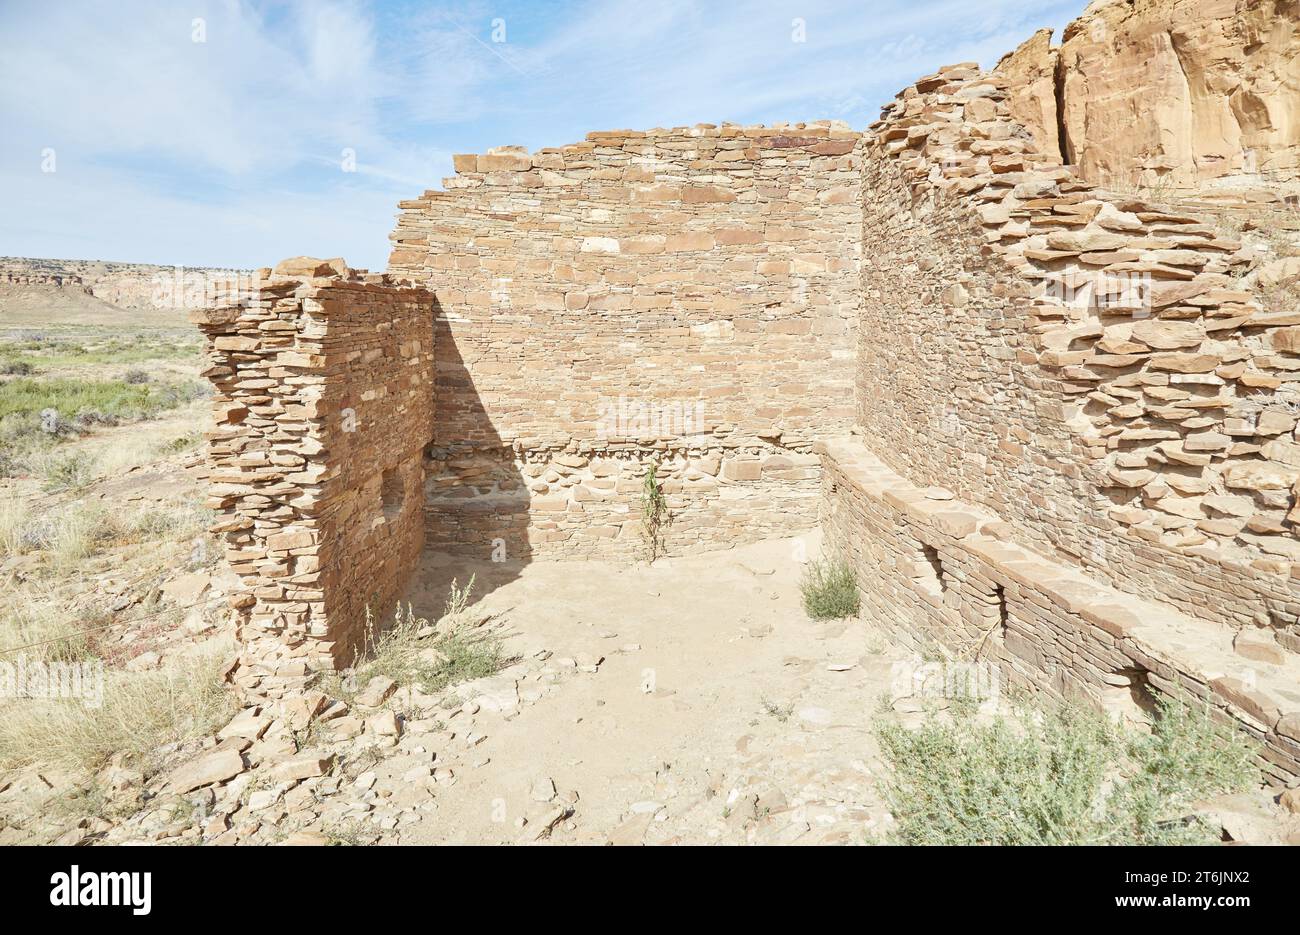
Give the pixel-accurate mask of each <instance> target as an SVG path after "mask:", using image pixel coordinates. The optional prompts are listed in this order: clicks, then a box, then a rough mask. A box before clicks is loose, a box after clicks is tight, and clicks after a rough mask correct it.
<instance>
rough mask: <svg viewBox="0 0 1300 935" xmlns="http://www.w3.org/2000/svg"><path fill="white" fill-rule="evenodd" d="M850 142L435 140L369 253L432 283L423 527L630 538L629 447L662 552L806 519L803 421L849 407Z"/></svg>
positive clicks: (785, 133)
mask: <svg viewBox="0 0 1300 935" xmlns="http://www.w3.org/2000/svg"><path fill="white" fill-rule="evenodd" d="M857 146H858V136H857V134H856V133H854V132H851V131H849V130H848V129H846V128H843V127H842V126H840V125H831V124H825V123H823V124H810V125H798V126H785V127H759V128H755V127H739V126H732V125H723V126H721V127H713V126H705V125H701V126H697V127H694V128H677V129H671V130H650V131H645V132H637V131H630V130H620V131H612V132H606V133H592V134H589V136H588V139H587V141H586V142H584V143H579V144H575V145H571V146H565V147H562V148H558V149H547V150H541V151H540V152H537V153H535V154H531V155H530V154H528V153H526V152H523V151H522V150H520V149H518V148H515V147H506V148H503V149H499V150H493V151H492V152H490V153H487V154H484V155H477V156H475V155H467V156H457V157H456V167H457V170H458V175H457V176H456V177H455V178H452V179H448V180H446V186H447V190H446V191H441V192H437V191H431V192H426V193H425V195H424V196H423V197H422V198H420V199H417V200H415V201H410V202H405V203H403V206H402V207H403V209H404V211H403V214H402V216H401V219H400V220H399V223H398V226H397V229H396V231H395V233H394V234H393V242H394V249H393V254H392V258H391V261H390V270H391V271H392V272H394V273H395V274H399V275H402V276H406V277H410V278H412V279H414V280H416V281H420V282H428V283H431V284H434V285H436V286H437V294H438V303H439V315H438V322H437V327H438V332H439V333H438V350H437V373H438V394H437V395H438V418H437V432H436V444H435V446H434V447H433V449H431V452H430V464H429V535H430V539H431V541H438V542H442V543H445V544H446V545H447V546H448V547H451V548H455V549H456V550H458V551H470V552H472V553H475V554H479V555H482V556H486V555H488V554H489V553H490V551H491V550H492V549H493V548H494V541H495V540H498V539H503V540H505V541H506V543H507V546H508V551H509V555H510V557H512V558H520V557H523V556H526V555H528V554H534V553H536V552H538V551H541V552H545V553H546V554H548V555H555V556H573V555H586V554H593V553H601V554H611V553H613V554H628V553H632V552H636V551H638V550H640V548H641V546H642V538H641V535H640V534H639V531H638V530H639V528H640V524H639V522H638V514H639V512H640V491H641V487H642V484H643V481H644V478H645V474H646V472H647V470H648V469H649V466H650V465H651V464H655V465H657V466H658V472H659V476H660V478H661V480H662V481H663V482H664V492H665V494H667V495H668V497H669V502H670V508H671V509H672V511H673V513H674V521H673V523H672V525H671V526H669V527H668V528H667V529H666V530H665V532H666V537H667V540H668V545H669V550H670V551H682V550H689V549H693V548H703V547H708V546H709V545H715V544H734V543H735V542H738V541H745V540H747V539H753V538H757V537H759V536H761V535H764V534H770V533H772V532H782V531H787V530H791V529H797V528H805V527H807V526H809V525H811V524H812V523H813V522H814V521H815V509H814V506H813V504H814V498H813V496H811V495H810V490H811V487H810V486H809V485H804V486H802V487H801V486H800V484H799V483H798V481H801V480H802V481H810V480H811V481H815V473H816V471H817V464H816V459H815V458H814V457H812V455H811V443H812V441H813V438H814V437H815V436H817V435H820V434H822V433H823V432H826V431H830V430H834V429H835V428H837V427H838V428H843V427H845V426H847V425H848V423H849V421H850V420H851V418H852V376H853V369H852V357H853V341H852V337H851V331H852V329H853V327H854V326H855V324H856V321H857V302H858V296H857V286H858V278H857V266H858V247H859V238H858V227H859V224H860V213H859V212H860V197H859V193H858V185H859V173H858V161H857V155H856V150H857ZM810 473H811V474H812V475H813V476H812V477H811V478H810V477H809V476H808V475H809V474H810ZM792 480H793V481H795V483H790V482H791V481H792Z"/></svg>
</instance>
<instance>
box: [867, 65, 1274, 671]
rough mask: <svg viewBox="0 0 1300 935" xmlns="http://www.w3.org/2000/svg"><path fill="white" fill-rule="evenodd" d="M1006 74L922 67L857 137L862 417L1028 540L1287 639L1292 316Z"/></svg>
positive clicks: (1238, 262)
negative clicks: (1081, 146)
mask: <svg viewBox="0 0 1300 935" xmlns="http://www.w3.org/2000/svg"><path fill="white" fill-rule="evenodd" d="M1005 81H1006V79H1005V78H1004V77H1003V76H1000V75H987V74H983V73H981V72H979V71H978V70H977V69H976V68H975V67H974V66H970V65H962V66H954V67H952V68H949V69H944V70H943V71H941V72H940V73H938V74H936V75H932V76H929V77H927V78H924V79H922V80H921V81H920V82H918V83H917V84H916V85H914V86H913V87H911V88H909V89H907V90H906V91H904V92H903V93H902V94H901V95H900V96H899V99H898V100H897V101H896V102H894V103H893V104H891V105H890V106H889V107H887V108H886V109H885V113H884V116H883V119H882V120H881V121H880V122H879V123H877V124H875V125H874V126H873V128H872V133H871V134H870V136H869V137H868V139H867V141H866V143H865V145H864V159H863V165H864V181H863V186H862V190H863V194H864V204H863V216H864V223H863V243H864V249H863V257H864V259H863V270H862V290H863V320H862V325H861V327H860V328H859V331H858V333H859V335H860V339H859V344H858V361H859V367H858V376H857V381H858V386H857V399H858V413H859V415H858V418H859V422H860V424H861V425H862V426H863V428H864V430H866V431H867V432H868V433H870V434H872V435H874V436H875V439H876V440H875V441H873V443H872V445H873V448H874V449H875V450H876V451H877V452H878V453H879V454H880V456H881V457H882V458H884V459H886V461H888V463H889V464H890V465H891V466H893V467H894V468H895V469H897V470H898V471H899V472H900V473H902V474H904V475H905V476H907V477H908V478H910V479H912V480H914V481H916V482H918V483H942V484H945V485H947V486H951V487H952V488H953V489H954V490H956V491H957V492H958V493H959V494H960V495H961V496H963V497H966V498H968V499H970V500H973V501H975V502H979V503H982V504H985V505H987V506H988V507H989V508H990V509H992V510H994V511H995V512H997V513H998V514H999V515H1001V516H1003V517H1004V518H1005V519H1007V520H1008V521H1010V522H1012V523H1013V525H1014V526H1015V527H1016V529H1017V530H1018V534H1019V535H1021V536H1022V537H1023V538H1024V539H1025V541H1026V542H1028V543H1030V544H1033V545H1035V546H1036V547H1039V548H1047V549H1048V550H1049V551H1053V552H1055V553H1056V554H1058V555H1061V556H1063V557H1067V558H1069V559H1070V560H1072V561H1075V562H1078V563H1080V564H1081V565H1083V566H1085V567H1088V568H1091V569H1093V570H1095V571H1097V572H1099V573H1101V574H1103V575H1105V576H1107V577H1108V578H1110V580H1111V581H1112V582H1113V583H1114V584H1115V585H1116V586H1117V587H1119V588H1121V589H1123V590H1125V591H1130V592H1134V593H1138V594H1142V595H1145V596H1149V597H1156V598H1162V599H1165V600H1169V601H1171V602H1173V603H1175V604H1176V605H1177V606H1178V607H1179V608H1180V609H1182V610H1183V611H1185V612H1187V613H1190V614H1193V615H1197V616H1201V617H1204V618H1206V619H1211V620H1217V621H1222V622H1226V623H1229V624H1231V625H1233V626H1234V627H1260V628H1264V629H1265V630H1267V631H1269V632H1271V633H1272V634H1274V635H1275V636H1276V638H1277V639H1278V640H1279V641H1281V643H1282V644H1283V645H1284V646H1287V647H1290V648H1292V649H1296V648H1300V631H1297V619H1298V617H1297V615H1298V614H1300V587H1298V586H1297V575H1300V543H1298V542H1297V539H1296V536H1295V527H1294V522H1295V521H1296V519H1298V518H1300V513H1297V509H1296V505H1295V502H1296V499H1295V498H1296V484H1297V481H1298V480H1300V445H1298V439H1297V435H1296V416H1297V413H1298V412H1300V341H1298V340H1297V338H1296V337H1295V335H1296V334H1300V329H1298V328H1297V325H1300V317H1298V316H1296V315H1293V314H1291V313H1281V314H1277V313H1264V312H1262V311H1261V309H1260V306H1259V303H1258V302H1257V301H1256V300H1255V298H1254V297H1253V296H1252V295H1251V294H1250V292H1249V291H1247V290H1244V289H1242V288H1240V287H1239V285H1238V280H1239V278H1240V277H1241V276H1242V275H1243V274H1244V273H1245V272H1246V271H1247V269H1248V266H1249V262H1248V261H1249V258H1248V256H1247V255H1246V254H1245V252H1243V251H1242V249H1241V246H1240V244H1239V243H1238V242H1237V241H1235V240H1233V239H1232V238H1230V237H1227V236H1225V235H1223V234H1222V233H1221V232H1219V231H1218V230H1217V229H1216V228H1215V227H1214V226H1213V225H1212V224H1210V223H1209V222H1208V221H1206V220H1204V219H1201V218H1198V217H1194V216H1191V215H1189V214H1186V213H1183V212H1180V211H1177V210H1174V209H1171V208H1169V207H1168V206H1162V205H1157V204H1152V203H1148V202H1144V201H1141V200H1139V199H1135V198H1130V197H1126V196H1120V195H1116V194H1114V193H1110V192H1106V191H1102V190H1099V189H1097V188H1095V187H1093V186H1091V185H1088V184H1086V183H1084V182H1082V181H1080V180H1079V179H1078V178H1077V177H1076V176H1075V175H1074V174H1073V171H1072V170H1071V169H1070V168H1069V167H1063V166H1061V165H1060V164H1059V155H1057V154H1052V153H1040V152H1038V151H1037V149H1036V144H1035V142H1034V140H1033V137H1032V135H1031V134H1029V133H1028V132H1027V131H1025V130H1024V129H1023V128H1021V127H1019V126H1018V125H1017V124H1015V123H1014V122H1013V121H1012V119H1011V117H1010V109H1009V102H1008V100H1007V97H1008V95H1007V91H1006V90H1005V88H1004V84H1005ZM1293 332H1295V334H1293Z"/></svg>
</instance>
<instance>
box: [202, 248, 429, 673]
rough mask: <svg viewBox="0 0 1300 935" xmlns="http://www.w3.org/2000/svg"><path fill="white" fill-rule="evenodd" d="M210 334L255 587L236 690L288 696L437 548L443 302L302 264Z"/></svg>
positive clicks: (210, 320) (225, 453) (268, 283)
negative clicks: (436, 367) (434, 457)
mask: <svg viewBox="0 0 1300 935" xmlns="http://www.w3.org/2000/svg"><path fill="white" fill-rule="evenodd" d="M257 286H258V291H257V294H256V297H255V298H253V299H252V300H250V301H248V302H247V303H246V304H244V305H242V306H240V307H231V308H222V309H215V310H207V311H201V312H195V313H193V314H192V315H191V317H192V319H193V320H195V321H196V322H197V323H198V325H199V327H200V328H201V330H202V331H203V333H204V334H205V335H206V337H207V339H208V347H209V358H210V366H209V368H208V369H207V370H206V371H205V373H206V375H207V376H208V377H209V378H210V379H211V381H212V382H213V384H214V385H215V387H216V396H215V398H214V411H215V416H216V425H215V427H214V429H213V430H212V431H211V432H209V433H208V438H209V440H210V445H209V455H210V463H211V477H210V481H211V500H210V503H209V505H210V507H212V508H213V509H215V510H217V511H218V512H219V518H218V522H217V524H216V526H215V527H214V531H215V532H217V533H219V534H220V535H222V536H223V537H224V539H225V542H226V558H227V560H228V561H229V562H230V565H231V567H232V568H233V569H234V571H235V572H237V573H238V574H239V576H240V578H241V580H242V582H243V590H242V592H241V593H239V594H238V595H236V596H235V598H234V599H233V603H234V605H235V607H236V613H237V624H238V638H239V640H240V643H241V652H240V658H239V663H238V668H237V670H236V671H235V673H234V681H235V684H236V685H237V686H238V687H239V688H241V689H242V690H244V691H246V692H250V693H259V694H264V695H274V694H277V693H280V692H282V691H283V690H285V689H286V688H287V687H290V686H292V685H294V684H296V683H297V682H299V681H300V680H301V679H302V678H303V677H304V676H306V675H308V673H309V672H311V671H314V670H318V669H330V668H335V667H337V666H339V665H340V664H346V663H347V662H349V661H350V660H351V658H352V656H353V654H354V653H355V652H356V650H357V649H358V648H359V647H360V646H361V645H362V644H363V641H364V640H365V638H366V635H367V633H366V625H367V614H368V613H370V614H373V616H374V618H375V619H376V621H379V622H386V621H387V620H388V619H389V618H390V617H391V615H392V612H393V609H394V607H395V602H396V601H397V599H398V597H399V596H400V594H401V591H402V589H403V588H404V586H405V584H406V579H407V577H408V576H409V574H410V572H411V571H412V570H413V568H414V566H415V563H416V561H417V559H418V556H419V553H420V550H421V548H422V545H423V530H424V523H423V506H424V502H423V501H424V498H423V479H424V466H423V457H424V448H425V446H426V445H427V444H428V443H429V442H430V441H431V440H432V437H433V402H434V400H433V330H432V329H433V297H432V295H431V294H430V293H428V292H427V291H425V290H424V289H422V288H411V287H407V286H399V285H397V284H396V283H394V282H393V281H392V280H390V279H389V277H387V276H386V275H367V274H365V273H364V271H355V270H349V269H348V268H347V267H346V265H345V264H343V263H342V262H341V261H330V262H326V261H319V260H310V259H307V258H298V259H296V260H287V261H285V262H284V263H282V264H280V265H279V266H277V267H276V269H275V272H274V273H272V274H270V275H269V276H268V277H267V278H265V279H263V280H261V281H260V282H259V283H258V284H257Z"/></svg>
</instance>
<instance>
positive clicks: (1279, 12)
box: [998, 0, 1300, 187]
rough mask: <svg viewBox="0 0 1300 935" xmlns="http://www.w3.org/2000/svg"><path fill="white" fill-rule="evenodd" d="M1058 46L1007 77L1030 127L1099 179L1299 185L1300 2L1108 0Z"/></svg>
mask: <svg viewBox="0 0 1300 935" xmlns="http://www.w3.org/2000/svg"><path fill="white" fill-rule="evenodd" d="M1045 32H1046V33H1047V34H1046V35H1044V33H1045ZM1049 39H1050V32H1047V31H1042V32H1040V33H1038V34H1037V35H1035V36H1034V37H1033V38H1032V39H1030V40H1029V41H1028V42H1026V43H1025V44H1024V45H1023V46H1021V48H1020V49H1017V50H1016V51H1015V52H1014V53H1012V54H1011V55H1009V56H1007V57H1006V58H1005V59H1004V60H1003V61H1002V62H1001V63H1000V64H999V66H998V67H999V71H1001V72H1003V73H1004V74H1006V75H1007V76H1008V77H1009V78H1010V79H1011V80H1012V81H1013V87H1014V88H1015V90H1016V93H1015V94H1014V95H1013V97H1012V101H1011V102H1012V106H1013V108H1014V111H1013V112H1014V113H1015V116H1016V118H1017V120H1018V121H1019V122H1021V123H1022V124H1024V125H1025V126H1026V127H1028V128H1029V129H1030V130H1031V131H1032V132H1033V133H1034V135H1035V136H1036V137H1037V138H1038V139H1039V142H1040V144H1042V143H1045V142H1046V141H1047V140H1051V141H1052V145H1051V146H1040V148H1041V149H1043V151H1045V152H1053V153H1058V154H1061V155H1062V156H1063V158H1064V160H1065V161H1066V162H1068V163H1070V164H1072V165H1078V166H1079V167H1080V170H1081V171H1082V173H1083V175H1084V177H1085V178H1087V179H1088V180H1089V181H1093V182H1098V183H1103V184H1108V185H1117V186H1118V185H1128V186H1132V185H1140V184H1147V185H1150V184H1155V183H1165V184H1173V185H1179V186H1188V187H1191V186H1196V185H1198V184H1202V183H1205V182H1208V181H1211V180H1218V179H1223V180H1235V181H1239V182H1249V183H1260V182H1269V181H1271V182H1275V183H1276V182H1280V181H1300V119H1297V116H1296V115H1297V114H1298V113H1300V2H1297V0H1098V2H1094V3H1092V4H1091V5H1090V6H1089V7H1088V9H1087V10H1086V11H1085V12H1084V14H1083V15H1082V16H1080V17H1079V18H1078V19H1077V20H1075V21H1074V22H1072V23H1070V25H1069V26H1067V27H1066V29H1065V31H1064V34H1063V36H1062V39H1061V46H1060V48H1059V49H1054V48H1051V46H1050V42H1049V41H1048V40H1049Z"/></svg>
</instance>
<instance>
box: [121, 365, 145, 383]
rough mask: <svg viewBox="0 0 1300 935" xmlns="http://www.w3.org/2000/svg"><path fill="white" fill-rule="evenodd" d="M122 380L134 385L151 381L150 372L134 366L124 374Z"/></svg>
mask: <svg viewBox="0 0 1300 935" xmlns="http://www.w3.org/2000/svg"><path fill="white" fill-rule="evenodd" d="M122 382H123V383H127V384H130V385H132V386H134V385H137V384H140V383H148V382H149V374H148V373H147V372H145V371H143V370H141V369H140V368H138V367H132V368H131V369H130V370H128V371H127V372H126V373H124V374H123V375H122Z"/></svg>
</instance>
